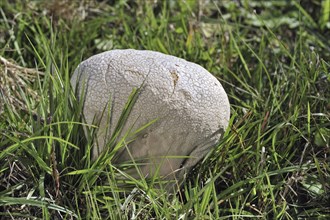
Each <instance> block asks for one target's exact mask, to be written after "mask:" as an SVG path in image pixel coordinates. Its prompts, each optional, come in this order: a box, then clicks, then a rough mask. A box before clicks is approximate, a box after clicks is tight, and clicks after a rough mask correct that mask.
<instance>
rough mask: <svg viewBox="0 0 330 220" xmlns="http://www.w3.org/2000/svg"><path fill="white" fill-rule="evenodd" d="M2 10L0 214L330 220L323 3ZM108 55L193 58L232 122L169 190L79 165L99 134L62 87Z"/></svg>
mask: <svg viewBox="0 0 330 220" xmlns="http://www.w3.org/2000/svg"><path fill="white" fill-rule="evenodd" d="M110 2H111V1H110ZM0 6H1V7H0V12H1V13H0V14H1V15H0V19H1V22H0V48H1V49H0V55H1V60H0V61H1V62H0V215H1V217H3V218H7V219H16V218H21V219H128V218H131V219H151V218H154V219H244V218H247V219H328V218H330V207H329V204H330V185H329V183H330V157H329V154H330V147H329V142H330V141H329V140H330V129H329V128H330V113H329V112H330V111H329V110H330V105H329V100H330V89H329V88H330V73H329V70H330V63H329V60H330V59H329V58H330V52H329V51H330V50H329V49H330V42H329V38H328V37H327V36H329V32H330V20H329V9H330V2H329V1H328V0H322V1H307V0H301V1H295V0H290V1H278V0H273V1H272V0H269V1H264V2H263V3H262V2H259V1H221V2H218V1H156V3H154V1H153V2H148V1H142V0H141V1H112V3H105V2H92V1H82V2H81V3H80V2H78V1H72V2H66V1H53V2H50V3H48V2H47V1H27V2H24V1H22V2H20V1H17V2H12V1H7V0H5V1H1V3H0ZM115 48H135V49H149V50H156V51H160V52H163V53H168V54H171V55H175V56H178V57H182V58H185V59H187V60H189V61H192V62H196V63H198V64H200V65H202V66H204V67H205V68H206V69H208V70H209V71H210V72H212V73H213V74H214V75H215V76H216V77H217V78H218V79H219V80H220V82H221V83H222V85H223V86H224V88H225V90H226V91H227V93H228V96H229V99H230V103H231V112H232V115H231V120H230V126H229V128H228V130H227V131H226V133H225V136H224V138H223V139H222V140H221V143H220V144H219V146H216V147H215V149H214V150H212V151H211V152H210V153H209V154H208V155H207V157H206V158H204V159H203V160H202V161H201V162H200V163H199V164H198V165H197V167H195V169H194V170H193V171H191V174H190V175H189V177H190V178H189V179H187V180H186V181H185V183H184V184H183V186H182V190H180V191H179V192H178V193H177V195H174V196H171V195H168V193H166V191H165V190H164V189H162V188H157V187H155V185H156V184H157V181H158V180H157V178H156V177H155V178H153V179H152V180H151V181H149V180H145V179H141V180H140V179H134V178H131V177H129V176H127V174H125V172H124V168H125V167H124V165H122V166H115V165H113V164H112V163H111V158H112V157H113V156H114V153H115V151H113V150H109V152H106V153H104V154H103V156H102V157H101V158H100V160H98V161H96V162H92V161H91V160H90V149H91V147H92V143H93V139H94V138H95V131H96V130H97V128H96V127H95V126H88V125H86V124H84V123H82V119H81V115H80V112H81V108H82V103H81V102H79V101H77V100H76V99H75V98H74V96H73V91H72V90H71V88H70V84H69V79H70V76H71V75H72V73H73V71H74V69H75V68H76V66H77V65H78V64H79V63H80V62H81V61H82V60H83V59H85V58H88V57H89V56H91V55H93V54H96V53H99V52H102V51H105V50H110V49H115ZM134 97H135V96H134V93H133V94H132V98H131V99H132V100H134ZM132 100H131V101H132ZM127 105H128V108H127V109H128V110H127V111H124V112H123V119H125V115H126V114H127V113H129V106H130V102H128V104H127ZM84 128H88V129H87V130H88V132H87V134H86V135H85V133H84ZM118 128H120V125H118ZM110 144H111V147H109V149H118V148H120V147H122V146H123V145H124V144H125V139H122V140H116V141H113V142H112V143H110ZM123 175H124V176H126V177H127V178H128V179H129V180H128V181H124V180H123V179H122V178H121V177H122V176H123Z"/></svg>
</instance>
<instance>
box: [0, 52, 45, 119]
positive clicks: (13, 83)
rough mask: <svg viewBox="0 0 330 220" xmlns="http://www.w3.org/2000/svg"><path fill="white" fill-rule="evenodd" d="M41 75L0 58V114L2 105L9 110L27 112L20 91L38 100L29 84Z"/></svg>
mask: <svg viewBox="0 0 330 220" xmlns="http://www.w3.org/2000/svg"><path fill="white" fill-rule="evenodd" d="M43 75H44V73H43V72H40V71H38V70H36V69H30V68H25V67H22V66H19V65H17V64H15V63H12V62H10V61H8V60H7V59H5V58H4V57H2V56H0V98H1V102H0V114H1V113H2V111H3V106H4V103H7V104H9V105H10V107H11V108H19V109H22V110H25V111H28V108H27V106H26V103H25V101H24V98H23V97H22V95H21V93H20V91H24V93H25V94H27V96H30V97H32V98H34V99H35V100H39V96H38V94H37V93H36V91H34V90H32V89H31V88H30V87H29V83H31V82H33V81H34V80H35V79H36V78H37V77H38V76H43Z"/></svg>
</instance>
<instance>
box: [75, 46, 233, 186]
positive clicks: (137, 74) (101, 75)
mask: <svg viewBox="0 0 330 220" xmlns="http://www.w3.org/2000/svg"><path fill="white" fill-rule="evenodd" d="M71 84H72V86H73V88H75V89H76V92H77V95H78V98H79V97H83V98H84V100H83V105H84V106H83V115H84V118H85V120H86V122H87V123H88V124H92V123H93V119H95V118H97V119H99V125H98V126H99V128H98V133H97V144H95V146H94V147H93V149H92V150H93V152H92V157H93V159H94V160H95V159H96V158H97V157H98V156H99V155H100V153H101V152H102V150H104V148H105V146H106V143H107V142H108V141H109V139H110V137H111V135H112V134H113V132H114V129H115V126H116V124H117V122H118V119H119V117H120V115H121V113H122V111H123V108H124V106H125V104H126V102H127V100H128V97H129V96H130V94H131V92H132V90H133V89H134V88H140V89H141V90H140V93H139V95H138V97H137V101H136V103H135V104H134V106H133V108H132V111H131V112H130V115H129V117H128V119H127V121H126V124H125V126H124V129H123V131H122V133H121V136H120V137H123V135H124V134H125V133H126V132H127V131H134V130H137V129H139V128H141V127H142V126H143V125H146V124H148V123H149V122H150V121H152V120H155V119H157V120H156V122H155V123H153V124H151V125H150V126H149V127H147V128H145V129H144V130H142V131H141V132H140V133H138V134H137V135H136V136H134V137H129V139H130V140H127V143H128V144H127V146H126V147H123V148H121V150H120V151H119V152H118V153H117V156H116V157H115V159H114V161H113V162H114V163H115V164H120V163H123V162H126V161H132V160H134V161H135V162H136V163H137V164H139V165H138V167H139V169H140V171H141V173H142V174H143V175H144V176H146V177H148V176H152V175H154V174H155V173H157V174H159V175H160V176H162V177H165V178H166V179H174V178H175V179H177V180H182V179H183V177H184V174H185V173H186V172H187V171H188V170H189V169H190V168H192V167H193V166H194V165H195V164H196V163H197V162H198V161H199V160H200V159H201V158H203V157H204V156H205V155H206V154H207V153H208V152H209V151H210V150H211V148H212V147H214V146H216V145H217V143H218V141H219V140H220V138H221V137H222V135H223V133H224V131H225V130H226V128H227V126H228V120H229V117H230V105H229V101H228V97H227V94H226V92H225V91H224V89H223V87H222V86H221V84H220V82H219V81H218V80H217V79H216V78H215V77H214V76H213V75H212V74H210V73H209V72H208V71H207V70H205V69H204V68H203V67H201V66H199V65H197V64H195V63H192V62H188V61H186V60H184V59H180V58H177V57H174V56H170V55H165V54H162V53H159V52H154V51H147V50H132V49H126V50H112V51H108V52H104V53H101V54H98V55H95V56H92V57H90V58H89V59H87V60H85V61H83V62H82V63H81V64H80V65H79V66H78V67H77V69H76V70H75V72H74V74H73V76H72V79H71ZM81 95H83V96H81ZM108 109H110V113H111V116H110V120H108V118H109V115H108V114H107V110H108ZM141 161H142V163H141V164H140V162H141ZM127 172H128V173H129V174H131V175H132V176H133V177H138V176H139V175H138V172H137V170H136V169H135V168H132V169H131V170H128V171H127Z"/></svg>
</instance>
